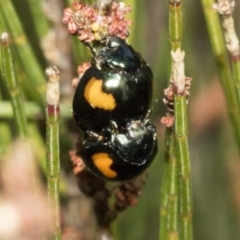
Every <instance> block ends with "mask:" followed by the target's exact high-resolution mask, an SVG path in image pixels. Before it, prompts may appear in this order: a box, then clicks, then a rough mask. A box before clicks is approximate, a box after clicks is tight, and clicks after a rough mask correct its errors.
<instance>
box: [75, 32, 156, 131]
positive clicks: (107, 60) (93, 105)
mask: <svg viewBox="0 0 240 240" xmlns="http://www.w3.org/2000/svg"><path fill="white" fill-rule="evenodd" d="M92 53H93V54H94V57H93V59H92V62H91V67H90V68H89V69H87V71H86V72H85V73H84V74H83V76H82V78H81V79H80V82H79V84H78V86H77V88H76V92H75V95H74V99H73V116H74V118H75V120H76V122H77V124H78V126H79V127H80V128H81V129H82V130H83V131H94V132H97V133H98V134H99V133H100V132H101V131H102V130H103V129H104V128H107V127H108V126H109V124H110V121H114V122H116V124H117V125H118V126H126V124H127V123H128V122H131V121H133V120H140V119H144V118H145V116H146V114H147V112H148V110H149V106H150V103H151V100H152V91H153V90H152V89H153V86H152V79H153V75H152V71H151V69H150V67H149V66H148V64H147V63H146V62H145V61H144V60H143V58H142V57H141V55H140V54H139V53H137V52H136V51H135V50H134V49H133V48H132V47H131V46H130V45H128V44H127V43H126V41H125V40H122V39H120V38H118V37H116V36H115V37H109V38H107V39H106V41H105V43H104V46H103V47H101V48H99V49H97V50H95V49H92Z"/></svg>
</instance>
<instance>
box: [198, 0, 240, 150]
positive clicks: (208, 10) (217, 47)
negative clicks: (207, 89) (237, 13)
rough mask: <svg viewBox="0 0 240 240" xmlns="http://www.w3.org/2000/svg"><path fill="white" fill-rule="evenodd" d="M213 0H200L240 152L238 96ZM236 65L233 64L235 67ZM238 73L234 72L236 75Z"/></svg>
mask: <svg viewBox="0 0 240 240" xmlns="http://www.w3.org/2000/svg"><path fill="white" fill-rule="evenodd" d="M213 3H214V1H213V0H202V5H203V10H204V14H205V19H206V23H207V27H208V32H209V37H210V42H211V46H212V51H213V54H214V57H215V61H216V64H217V67H218V72H219V77H220V80H221V84H222V87H223V91H224V94H225V96H226V103H227V109H228V113H229V117H230V121H231V123H232V126H233V130H234V131H233V132H234V134H235V138H236V141H237V146H238V150H239V152H240V124H239V123H240V111H239V105H238V98H237V94H236V91H235V87H234V84H235V83H234V81H233V77H232V74H231V69H230V65H229V61H228V57H227V52H226V48H225V45H224V39H223V35H222V28H221V24H220V20H219V17H218V15H217V12H216V11H215V10H214V9H213V7H212V6H213ZM235 67H236V66H233V68H235ZM237 75H238V73H236V74H235V77H237Z"/></svg>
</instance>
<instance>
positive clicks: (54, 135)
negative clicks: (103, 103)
mask: <svg viewBox="0 0 240 240" xmlns="http://www.w3.org/2000/svg"><path fill="white" fill-rule="evenodd" d="M46 74H47V76H48V79H49V81H48V85H47V99H46V100H47V101H46V104H47V105H46V115H47V135H46V140H47V141H46V142H47V155H46V161H47V162H46V171H47V185H48V198H49V202H50V206H51V209H52V211H51V213H50V226H51V233H52V239H54V240H60V239H61V230H60V204H59V175H60V159H59V111H60V110H59V70H58V69H57V68H56V67H52V68H48V69H47V70H46Z"/></svg>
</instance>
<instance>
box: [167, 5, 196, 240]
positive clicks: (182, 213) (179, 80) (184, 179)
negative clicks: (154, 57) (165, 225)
mask: <svg viewBox="0 0 240 240" xmlns="http://www.w3.org/2000/svg"><path fill="white" fill-rule="evenodd" d="M169 36H170V45H171V55H172V66H171V82H172V84H173V94H174V127H173V131H174V142H175V157H176V159H175V161H176V163H177V165H178V178H179V179H178V181H179V201H178V204H179V206H178V211H179V212H178V219H179V221H178V222H179V224H178V228H179V239H180V240H191V239H193V232H192V194H191V176H190V157H189V149H188V136H187V135H188V129H187V101H186V89H185V88H186V77H185V75H184V62H183V61H184V54H185V53H184V52H183V51H181V40H182V10H181V2H180V0H179V1H171V0H170V1H169ZM180 59H181V61H179V60H180ZM173 170H174V168H173ZM173 170H172V171H173ZM175 191H176V192H177V189H175ZM174 201H175V198H174ZM174 201H173V203H175V202H174ZM173 206H174V207H176V205H173ZM174 210H175V209H174V208H173V209H172V211H174ZM174 237H176V238H177V237H178V236H177V235H175V236H174Z"/></svg>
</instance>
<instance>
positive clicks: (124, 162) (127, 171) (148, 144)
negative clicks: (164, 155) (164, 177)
mask: <svg viewBox="0 0 240 240" xmlns="http://www.w3.org/2000/svg"><path fill="white" fill-rule="evenodd" d="M84 145H85V148H84V149H83V150H82V151H80V152H79V153H78V154H79V156H81V157H82V159H83V161H84V162H85V164H86V166H87V168H88V169H89V170H90V171H91V172H92V173H93V174H95V175H96V176H97V177H99V178H102V179H104V180H110V181H125V180H130V179H132V178H134V177H137V176H138V175H140V174H141V173H142V172H143V171H144V170H146V169H147V167H148V166H149V165H150V163H151V162H152V160H153V159H154V157H155V155H156V152H157V140H156V130H155V127H154V126H153V125H152V124H150V123H147V124H145V123H143V122H142V121H133V122H131V123H129V124H128V126H127V129H126V131H124V132H122V133H116V134H115V133H112V135H111V140H110V141H108V142H102V141H95V140H94V141H91V140H89V141H88V140H85V142H84Z"/></svg>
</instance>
